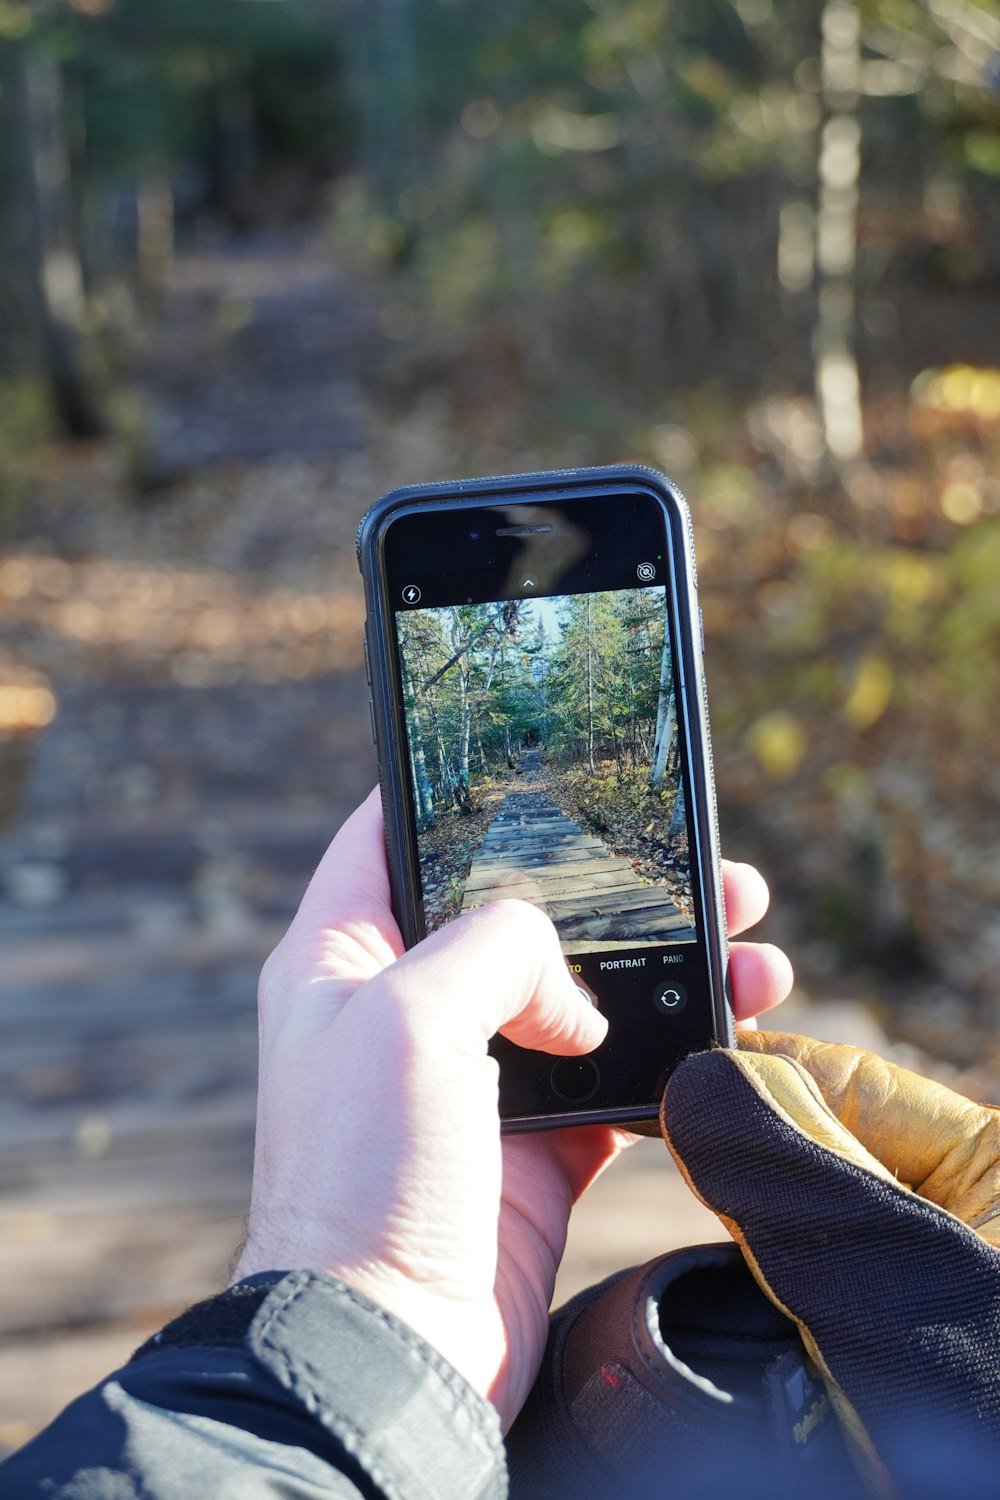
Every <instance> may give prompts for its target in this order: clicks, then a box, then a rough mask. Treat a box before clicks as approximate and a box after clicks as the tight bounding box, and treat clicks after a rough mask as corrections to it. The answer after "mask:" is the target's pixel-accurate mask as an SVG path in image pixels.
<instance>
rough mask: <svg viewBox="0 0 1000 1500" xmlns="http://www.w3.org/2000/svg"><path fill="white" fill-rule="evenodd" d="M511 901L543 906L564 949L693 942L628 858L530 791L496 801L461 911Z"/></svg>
mask: <svg viewBox="0 0 1000 1500" xmlns="http://www.w3.org/2000/svg"><path fill="white" fill-rule="evenodd" d="M511 896H515V897H518V898H519V899H520V900H523V901H531V902H532V903H533V904H534V905H536V906H541V907H542V908H543V910H545V911H546V912H547V913H548V915H549V916H550V917H551V918H552V921H553V922H554V924H555V927H556V931H557V932H558V933H559V938H560V941H561V942H562V944H563V947H564V948H566V949H570V948H579V947H580V946H581V945H583V946H586V947H587V948H601V947H605V946H607V947H615V946H618V944H620V943H629V944H634V945H638V944H641V943H679V942H689V941H692V940H693V939H694V936H695V931H694V927H693V926H692V924H691V922H690V921H689V919H688V918H687V917H686V916H684V914H683V913H682V912H681V911H680V910H679V909H678V908H677V906H676V905H675V904H674V902H673V901H671V899H670V897H669V896H668V894H667V892H666V891H665V890H664V889H663V887H662V886H656V885H643V883H642V881H641V880H640V878H639V876H638V875H637V874H636V872H635V871H634V870H633V868H632V866H631V865H630V864H629V863H628V861H627V860H625V859H621V858H619V857H618V856H617V855H614V854H612V853H611V852H610V851H609V850H608V848H607V847H606V846H605V845H604V844H603V843H602V842H601V840H600V839H599V838H597V837H596V836H595V835H594V834H592V833H584V831H583V829H582V828H580V827H579V826H578V824H576V823H574V822H573V821H572V820H571V819H570V818H567V817H566V815H565V813H563V812H561V811H560V810H559V808H558V807H557V806H556V804H555V803H554V802H553V801H552V799H551V797H549V796H548V794H547V793H545V792H543V791H536V790H533V789H530V788H526V789H525V790H524V791H521V790H518V791H516V792H509V793H508V794H507V796H506V797H505V798H504V800H503V802H502V803H501V806H500V811H499V812H498V813H497V815H496V817H495V818H494V819H493V822H492V823H491V824H490V826H489V828H488V829H487V831H486V837H485V838H484V839H483V842H482V844H481V845H480V847H479V849H478V851H477V853H476V856H475V858H474V860H473V861H472V867H471V869H470V871H469V878H468V880H467V881H466V885H465V896H464V899H463V902H462V910H463V911H472V910H473V908H474V907H477V906H482V905H484V904H485V903H486V902H487V901H497V900H500V899H501V898H503V897H511Z"/></svg>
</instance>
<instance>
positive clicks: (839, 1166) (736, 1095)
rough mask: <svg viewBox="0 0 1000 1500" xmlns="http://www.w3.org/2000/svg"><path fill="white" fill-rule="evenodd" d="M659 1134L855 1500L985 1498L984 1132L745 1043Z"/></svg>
mask: <svg viewBox="0 0 1000 1500" xmlns="http://www.w3.org/2000/svg"><path fill="white" fill-rule="evenodd" d="M662 1124H663V1129H664V1134H665V1136H666V1137H667V1140H668V1144H669V1146H670V1149H671V1151H672V1152H673V1154H674V1157H675V1158H676V1160H677V1161H678V1163H679V1165H680V1167H681V1170H682V1172H683V1173H684V1175H685V1176H686V1178H687V1180H688V1182H689V1183H690V1184H691V1186H692V1188H693V1189H694V1191H695V1193H696V1194H697V1195H698V1197H699V1198H701V1200H702V1201H703V1202H704V1203H706V1204H707V1205H708V1206H709V1207H710V1208H711V1209H713V1210H714V1212H715V1213H717V1214H718V1215H719V1217H720V1218H721V1219H722V1221H723V1223H724V1224H725V1225H726V1226H727V1228H729V1230H730V1232H731V1233H732V1235H733V1237H734V1238H735V1240H736V1241H737V1243H738V1244H739V1245H740V1247H741V1248H742V1250H743V1253H744V1256H745V1258H746V1261H747V1264H748V1266H749V1267H750V1269H751V1270H752V1272H753V1274H754V1276H755V1278H756V1280H757V1282H758V1284H759V1285H760V1286H761V1288H762V1289H763V1290H764V1291H765V1292H766V1293H767V1295H768V1296H769V1297H770V1298H771V1300H772V1301H773V1303H774V1304H775V1306H776V1307H777V1308H780V1309H781V1310H782V1311H783V1312H784V1313H785V1314H786V1315H787V1316H788V1317H789V1318H790V1319H792V1320H794V1322H795V1323H796V1325H797V1326H798V1328H799V1330H800V1332H801V1335H802V1339H803V1342H804V1344H805V1347H806V1349H807V1350H808V1351H809V1353H810V1355H811V1356H812V1358H813V1360H814V1361H815V1364H816V1366H817V1368H818V1369H819V1371H820V1373H821V1375H822V1377H823V1380H824V1382H825V1384H826V1388H827V1391H828V1392H829V1395H830V1398H831V1400H832V1401H833V1403H834V1405H835V1407H836V1410H837V1414H838V1416H839V1418H840V1421H841V1425H842V1427H843V1429H844V1431H845V1433H846V1434H847V1436H848V1439H849V1441H850V1443H851V1446H852V1449H853V1451H854V1455H855V1458H856V1460H857V1462H858V1465H859V1469H860V1471H861V1472H862V1473H863V1474H864V1475H865V1477H866V1479H867V1482H868V1484H869V1486H870V1488H871V1490H872V1491H873V1493H876V1494H881V1495H903V1496H905V1497H907V1500H911V1497H913V1500H916V1497H919V1500H925V1497H926V1500H931V1497H934V1500H937V1497H943V1496H949V1497H951V1496H959V1497H962V1500H966V1497H970V1496H977V1497H978V1496H982V1497H983V1500H986V1497H991V1500H995V1497H996V1496H997V1495H1000V1250H998V1249H997V1248H996V1243H997V1241H998V1240H1000V1116H998V1113H997V1111H996V1110H992V1109H988V1108H986V1107H984V1106H980V1105H976V1104H972V1103H971V1102H970V1101H969V1100H966V1099H963V1098H961V1097H960V1096H959V1095H957V1094H954V1093H952V1092H951V1091H950V1090H948V1089H945V1088H942V1087H941V1086H940V1085H938V1084H934V1083H931V1082H929V1081H928V1080H926V1079H924V1078H921V1077H919V1076H918V1075H916V1074H914V1073H909V1072H907V1071H906V1070H904V1069H901V1068H896V1067H894V1066H892V1065H891V1064H888V1063H886V1062H884V1061H883V1060H882V1059H881V1058H878V1057H875V1056H874V1055H873V1054H871V1053H866V1052H861V1051H860V1050H858V1049H856V1048H849V1047H838V1046H833V1045H832V1044H826V1043H817V1042H813V1041H811V1040H810V1039H808V1038H804V1037H796V1036H790V1035H783V1034H780V1033H766V1032H760V1033H749V1034H748V1035H747V1036H746V1037H745V1038H744V1039H743V1040H742V1041H741V1050H740V1051H738V1052H737V1051H723V1050H718V1051H715V1052H709V1053H701V1054H698V1055H697V1056H694V1057H690V1058H688V1059H686V1060H685V1062H683V1063H682V1064H681V1066H680V1067H679V1068H678V1069H677V1071H676V1072H675V1074H674V1075H673V1077H672V1079H671V1081H670V1083H669V1085H668V1088H667V1092H666V1096H665V1098H664V1103H663V1111H662Z"/></svg>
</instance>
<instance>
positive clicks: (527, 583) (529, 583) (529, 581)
mask: <svg viewBox="0 0 1000 1500" xmlns="http://www.w3.org/2000/svg"><path fill="white" fill-rule="evenodd" d="M521 587H522V588H525V589H533V588H534V587H535V580H534V579H533V578H526V579H525V580H524V582H523V583H522V585H521Z"/></svg>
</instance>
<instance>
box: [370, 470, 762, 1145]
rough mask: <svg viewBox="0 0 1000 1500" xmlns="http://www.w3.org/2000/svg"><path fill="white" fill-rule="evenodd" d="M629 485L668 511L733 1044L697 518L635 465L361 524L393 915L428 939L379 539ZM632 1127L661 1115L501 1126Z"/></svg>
mask: <svg viewBox="0 0 1000 1500" xmlns="http://www.w3.org/2000/svg"><path fill="white" fill-rule="evenodd" d="M623 489H631V490H639V491H644V492H646V493H652V494H653V495H654V496H655V497H656V498H657V499H658V500H659V501H661V502H662V503H663V505H664V507H665V510H666V513H667V517H668V525H669V527H670V532H671V543H672V545H671V555H672V558H673V567H672V570H671V588H672V592H673V608H674V616H675V620H676V626H677V642H678V646H679V655H680V666H681V688H682V706H683V711H684V721H685V730H686V735H687V744H688V749H689V755H690V775H691V792H692V796H691V801H692V808H691V812H692V819H693V822H694V826H695V836H696V843H697V854H698V859H697V869H698V872H699V882H700V896H701V909H702V913H703V917H704V923H705V937H706V951H707V955H708V972H709V980H710V985H711V992H712V1021H713V1031H714V1037H715V1040H716V1041H717V1042H718V1043H719V1044H720V1045H722V1046H732V1045H734V1043H735V1031H734V1022H733V1013H732V1008H731V1003H730V992H729V950H728V943H727V939H726V917H725V906H724V901H723V892H722V872H721V863H720V854H719V835H718V813H717V808H716V799H715V781H714V773H713V761H712V741H711V731H710V727H709V722H708V704H707V696H706V690H705V677H704V669H703V663H702V651H701V624H700V612H699V610H698V605H697V568H696V565H695V557H694V543H693V537H692V531H691V517H690V512H689V510H688V505H687V502H686V500H685V499H684V496H683V495H682V494H681V492H680V490H679V489H678V488H677V486H676V485H675V484H674V483H673V482H672V481H671V480H669V479H668V478H667V477H666V475H664V474H661V473H659V472H658V471H657V470H655V469H650V468H646V467H644V466H642V465H639V464H635V465H633V464H616V465H611V466H607V467H601V468H588V469H557V470H550V471H547V472H543V473H535V474H507V475H491V476H485V477H481V478H476V479H459V480H450V481H440V482H433V483H429V484H416V485H406V486H403V487H401V488H399V489H395V490H391V491H390V492H389V493H388V494H386V495H383V496H382V497H381V498H380V499H379V500H376V501H375V502H374V504H373V505H371V506H370V507H369V509H368V510H367V511H366V512H365V514H364V515H363V516H362V518H361V521H360V523H359V525H358V531H357V538H356V550H357V556H358V564H359V566H360V569H361V576H362V579H363V581H364V588H365V605H366V611H367V619H366V622H365V664H366V670H367V673H368V684H369V687H370V688H371V700H370V703H371V712H372V734H373V738H374V740H375V747H376V753H377V757H378V774H379V787H380V791H381V796H382V812H383V817H384V821H385V840H386V852H387V857H388V866H389V885H390V891H391V895H392V904H393V913H394V915H395V917H396V920H397V922H398V923H399V928H400V932H401V934H402V937H403V941H404V943H405V944H406V946H407V947H408V948H410V947H412V946H413V945H414V944H415V943H417V942H419V941H420V939H421V938H422V937H423V936H424V933H423V931H422V924H421V917H420V909H419V902H418V897H417V892H418V891H419V889H420V884H419V871H418V869H417V868H416V867H415V850H414V848H413V846H412V844H411V840H410V837H409V834H408V819H407V814H406V811H405V809H406V807H407V805H408V803H407V798H408V791H407V777H406V772H405V767H406V763H407V762H406V756H407V753H408V752H407V740H406V728H405V724H404V722H403V716H402V712H401V710H400V708H399V702H398V690H397V684H396V683H395V681H394V680H393V677H392V669H391V666H390V657H391V652H390V644H389V640H388V638H387V636H388V632H387V612H388V611H389V610H390V606H389V604H388V601H387V599H386V595H385V587H384V584H385V580H384V577H383V573H382V565H381V556H380V550H379V539H380V535H381V532H382V530H383V528H384V527H385V526H386V525H387V523H388V522H389V521H391V520H392V518H393V517H394V516H396V515H398V514H399V513H400V512H401V511H403V510H407V511H410V510H422V509H433V508H434V507H435V506H436V505H437V504H438V503H439V502H440V501H442V500H446V501H447V502H448V504H449V506H451V507H454V506H455V505H456V504H457V505H461V504H462V503H466V504H467V505H468V506H469V507H470V508H473V507H476V506H480V505H483V504H484V503H486V502H488V501H490V500H494V499H503V500H505V501H507V502H508V503H509V502H510V501H512V500H513V501H516V500H517V499H519V498H522V499H524V500H525V501H528V500H530V499H531V498H533V497H541V498H543V499H546V500H557V499H559V498H560V497H567V498H571V497H573V496H577V495H600V494H602V493H606V494H608V495H613V494H621V493H622V491H623ZM598 1123H602V1124H604V1123H611V1124H615V1125H628V1126H630V1127H631V1128H632V1129H634V1130H637V1131H639V1132H640V1133H646V1134H651V1135H656V1134H658V1133H659V1125H658V1111H657V1110H656V1109H655V1108H650V1109H649V1110H646V1111H644V1112H642V1113H641V1114H640V1115H637V1114H636V1113H635V1111H634V1110H630V1109H623V1110H620V1111H609V1110H606V1109H601V1110H593V1109H590V1110H588V1109H586V1108H581V1109H580V1110H578V1111H573V1112H571V1113H569V1114H561V1115H559V1116H558V1117H556V1116H544V1117H532V1118H530V1119H518V1120H517V1121H512V1122H506V1121H505V1122H504V1128H505V1129H512V1130H531V1129H547V1128H552V1127H554V1126H558V1125H567V1124H598Z"/></svg>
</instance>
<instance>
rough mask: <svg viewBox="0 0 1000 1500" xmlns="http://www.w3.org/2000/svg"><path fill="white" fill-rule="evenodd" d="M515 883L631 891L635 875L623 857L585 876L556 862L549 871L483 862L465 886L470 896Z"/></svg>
mask: <svg viewBox="0 0 1000 1500" xmlns="http://www.w3.org/2000/svg"><path fill="white" fill-rule="evenodd" d="M512 884H513V885H528V886H534V885H537V886H540V887H541V888H542V889H543V890H551V889H553V888H555V889H557V890H558V889H560V888H563V889H565V888H573V889H582V890H586V891H603V890H618V889H621V890H632V889H633V888H634V886H635V884H636V874H635V871H634V870H633V869H632V866H631V865H629V864H626V863H625V861H624V860H623V859H609V860H607V861H606V862H605V863H604V865H603V866H601V867H598V868H596V869H592V870H590V871H589V872H588V873H586V874H585V875H582V876H581V875H579V874H577V872H576V871H575V870H572V869H567V868H566V867H565V866H563V865H557V866H555V868H550V869H548V870H545V869H538V870H518V869H516V868H515V867H514V866H512V865H509V866H504V867H503V868H499V869H498V868H497V867H496V866H490V865H485V866H483V865H481V866H479V867H478V868H477V870H476V872H475V877H474V878H473V876H471V875H470V877H469V879H468V880H467V881H466V885H465V889H466V892H467V893H468V894H470V895H481V894H482V893H483V892H485V891H488V890H491V889H493V888H494V887H497V886H504V887H505V888H506V887H509V886H510V885H512ZM654 889H655V888H654Z"/></svg>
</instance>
